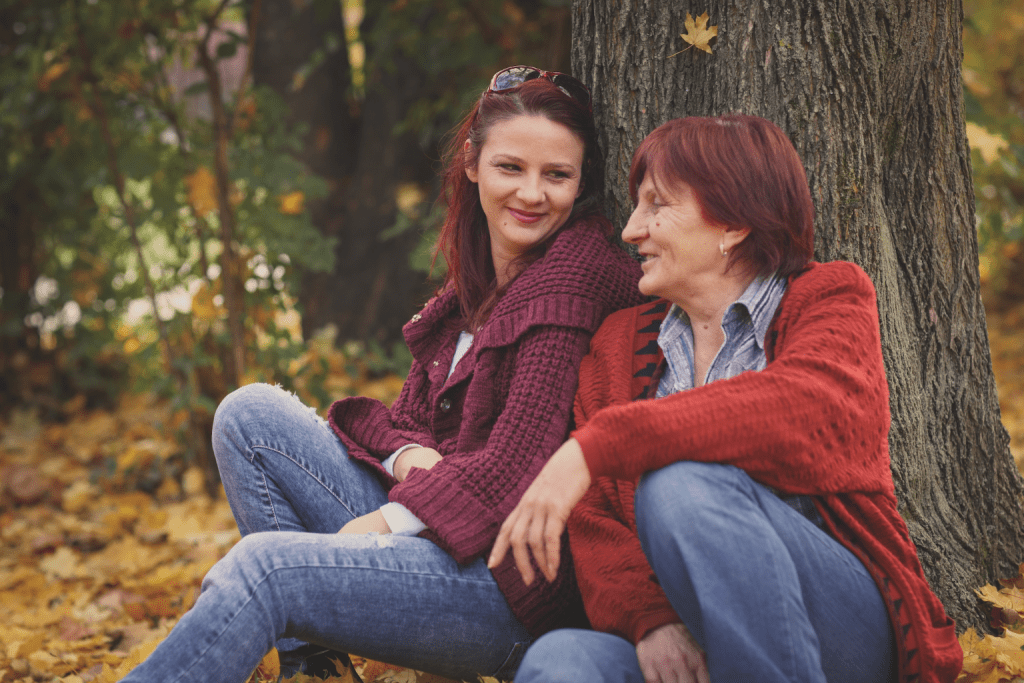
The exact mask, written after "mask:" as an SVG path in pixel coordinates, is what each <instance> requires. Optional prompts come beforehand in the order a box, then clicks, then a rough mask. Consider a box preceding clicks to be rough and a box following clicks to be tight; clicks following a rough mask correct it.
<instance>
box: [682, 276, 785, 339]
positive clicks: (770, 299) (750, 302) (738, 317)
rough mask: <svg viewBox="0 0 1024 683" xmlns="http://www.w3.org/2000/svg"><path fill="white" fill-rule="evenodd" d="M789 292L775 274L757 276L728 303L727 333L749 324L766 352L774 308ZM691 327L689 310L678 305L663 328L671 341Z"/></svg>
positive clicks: (723, 323) (724, 320) (724, 324)
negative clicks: (683, 330) (687, 311)
mask: <svg viewBox="0 0 1024 683" xmlns="http://www.w3.org/2000/svg"><path fill="white" fill-rule="evenodd" d="M785 291H786V281H785V280H784V279H782V278H779V277H777V276H775V275H772V276H770V277H764V276H761V275H758V276H757V277H755V278H754V280H753V281H752V282H751V283H750V284H749V285H747V288H746V289H745V290H743V294H741V295H740V298H738V299H736V301H734V302H732V303H731V304H729V307H728V308H727V309H726V311H725V316H724V318H723V319H722V325H723V327H725V328H726V330H729V329H731V328H732V327H733V326H735V325H737V324H742V322H744V321H745V320H746V321H749V322H750V324H751V326H752V327H753V329H754V339H755V341H757V346H758V348H760V349H761V350H762V351H763V350H764V338H765V336H766V335H767V334H768V328H769V327H770V326H771V324H772V318H773V317H775V309H776V308H778V305H779V301H780V300H781V299H782V294H783V293H784V292H785ZM680 325H682V326H685V327H687V328H688V327H689V326H690V318H689V316H688V315H686V311H684V310H683V309H682V308H680V307H679V306H678V305H677V304H672V307H671V308H670V309H669V311H668V314H667V315H666V316H665V322H664V323H663V324H662V329H663V330H665V332H666V335H665V336H666V337H668V338H672V337H676V336H678V335H680V334H682V329H683V327H681V326H680Z"/></svg>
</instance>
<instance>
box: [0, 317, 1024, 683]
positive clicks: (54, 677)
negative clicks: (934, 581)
mask: <svg viewBox="0 0 1024 683" xmlns="http://www.w3.org/2000/svg"><path fill="white" fill-rule="evenodd" d="M1022 335H1024V305H1020V306H1017V307H1016V308H1013V309H1010V310H1008V311H1006V312H1003V313H990V314H989V336H990V342H991V349H992V360H993V366H994V368H995V371H996V383H997V386H998V389H999V395H1000V404H1001V407H1002V416H1003V422H1004V424H1005V425H1006V427H1007V430H1008V431H1009V432H1010V435H1011V439H1012V441H1011V450H1012V452H1013V454H1014V458H1015V460H1016V462H1017V464H1018V467H1021V466H1022V465H1024V344H1022V343H1021V338H1022ZM356 388H357V389H358V387H356ZM70 407H71V408H75V406H70ZM68 412H70V413H72V414H74V415H75V417H74V419H72V420H70V421H68V422H65V423H62V424H43V423H40V421H39V420H38V419H37V418H36V417H35V416H34V414H33V413H32V412H29V411H17V410H16V411H14V412H13V413H12V414H11V416H10V418H9V419H8V420H7V422H6V423H0V430H2V431H0V547H2V551H0V615H2V618H0V683H8V682H14V681H17V682H19V683H36V682H40V681H47V682H50V681H64V682H66V683H85V682H87V681H95V682H97V683H108V682H111V681H116V680H119V679H120V678H121V677H122V676H123V675H124V674H125V673H126V672H127V671H129V670H130V669H131V668H132V667H134V666H135V665H136V664H137V663H138V662H140V661H142V659H144V658H145V656H146V655H147V654H148V653H149V652H151V651H152V650H153V648H154V647H156V645H157V644H158V643H159V642H160V641H161V640H162V639H163V638H164V636H166V634H167V633H168V632H169V631H170V629H171V627H172V626H173V625H174V623H175V622H176V620H177V618H178V616H179V615H180V614H182V613H183V612H184V611H185V610H187V609H188V608H189V607H190V606H191V605H192V604H193V602H194V601H195V599H196V596H197V595H198V592H199V585H200V582H201V580H202V577H203V576H204V575H205V573H206V572H207V570H208V569H209V568H210V567H211V566H212V565H213V564H214V563H215V562H216V561H217V560H218V559H219V558H220V557H222V556H223V554H224V553H225V552H227V550H228V549H229V548H230V547H231V546H232V545H233V544H234V543H235V542H236V541H237V540H238V538H239V536H238V531H237V529H236V528H235V524H234V520H233V519H232V516H231V512H230V510H229V508H228V505H227V502H226V501H225V500H224V498H223V495H221V496H218V497H213V498H211V497H210V496H208V495H207V493H206V487H205V484H204V482H203V477H202V473H201V471H200V470H199V469H198V468H194V467H193V468H189V469H186V470H185V471H184V474H183V475H182V476H181V477H178V478H171V477H168V478H165V479H164V480H163V481H162V483H160V485H159V487H158V488H156V489H155V490H154V491H153V492H152V493H150V494H147V493H142V492H140V491H139V490H138V488H139V484H140V482H142V474H140V473H144V472H146V471H149V470H152V469H153V467H152V466H153V465H154V464H157V465H159V464H160V463H161V462H165V461H166V462H170V461H172V460H173V459H174V458H175V457H177V454H178V450H179V446H178V445H177V442H176V441H175V440H174V438H173V436H172V434H173V433H174V429H175V427H176V425H175V421H174V416H173V414H172V413H171V411H170V410H169V408H168V406H167V404H166V403H163V402H161V401H159V400H156V399H155V398H153V397H149V396H130V397H125V399H124V400H123V401H122V403H121V405H120V406H119V407H118V408H117V409H116V410H111V411H91V412H90V411H82V410H70V411H68ZM1021 559H1022V560H1024V558H1021ZM1008 579H1009V580H1008V581H1006V582H1005V583H1004V584H1003V585H1001V586H999V587H995V586H988V587H977V588H978V592H979V599H984V600H985V601H986V602H987V603H988V604H990V605H991V606H992V614H993V625H996V626H1000V627H1004V628H1005V630H1004V631H1003V636H1002V637H993V636H984V637H981V636H979V635H978V634H976V633H975V632H974V631H968V632H966V633H965V634H964V635H963V636H962V637H961V643H962V644H963V645H964V650H965V669H964V672H963V673H962V674H961V676H960V679H959V680H960V681H961V682H963V683H967V682H972V681H991V682H992V683H996V682H998V681H1009V680H1014V679H1016V678H1017V677H1024V650H1022V646H1024V616H1022V615H1024V578H1021V577H1015V578H1012V577H1008ZM354 661H355V664H356V669H357V672H359V673H361V674H362V675H363V679H364V680H366V681H367V683H369V681H379V682H380V683H384V682H385V681H390V682H392V683H439V682H440V681H443V680H445V679H439V678H438V677H436V676H429V675H426V674H421V673H418V672H414V671H410V670H407V669H400V668H397V667H391V666H388V665H386V664H384V663H381V662H370V661H365V660H359V659H356V660H354ZM276 667H277V665H276V661H275V659H274V657H273V654H271V655H270V656H268V657H267V658H266V659H265V660H264V661H263V663H262V664H261V666H260V667H259V669H258V670H257V671H256V672H254V673H253V675H252V676H251V678H250V681H251V682H252V683H264V682H265V681H270V680H274V679H275V678H276V675H277V668H276ZM298 678H304V677H297V680H298ZM306 680H308V681H312V680H315V679H308V678H307V679H306ZM352 680H354V679H353V678H352V677H351V675H350V673H349V672H346V673H345V675H344V676H343V677H342V678H339V679H336V681H340V682H343V683H347V682H348V681H352Z"/></svg>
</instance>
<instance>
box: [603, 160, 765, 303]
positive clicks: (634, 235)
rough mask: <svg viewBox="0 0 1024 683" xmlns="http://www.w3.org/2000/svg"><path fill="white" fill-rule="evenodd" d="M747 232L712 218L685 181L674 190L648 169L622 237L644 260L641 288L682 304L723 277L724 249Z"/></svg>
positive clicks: (711, 287) (732, 244) (708, 289)
mask: <svg viewBox="0 0 1024 683" xmlns="http://www.w3.org/2000/svg"><path fill="white" fill-rule="evenodd" d="M748 233H749V230H746V229H744V230H728V231H727V230H726V229H725V228H724V227H723V226H721V225H718V224H716V223H712V222H709V221H707V220H706V219H705V218H704V215H703V212H702V211H701V207H700V203H699V202H698V201H697V196H696V195H695V194H694V192H693V188H691V187H690V186H689V185H687V184H686V183H679V184H678V185H677V186H673V187H672V188H671V189H669V188H667V187H665V186H664V185H663V184H661V183H658V182H657V181H656V179H655V178H654V174H653V173H648V174H647V175H646V177H645V178H644V180H643V182H642V183H641V184H640V188H639V190H638V191H637V204H636V208H635V209H634V210H633V214H632V215H631V216H630V217H629V223H627V224H626V227H625V229H623V231H622V239H623V241H625V242H629V243H631V244H635V245H636V246H637V248H638V249H639V251H640V256H641V257H643V258H644V261H643V264H642V266H641V267H642V268H643V271H644V274H643V277H642V278H640V285H639V287H640V291H641V292H642V293H643V294H647V295H653V296H659V297H664V298H666V299H668V300H669V301H672V302H673V303H677V304H680V305H683V304H684V302H686V301H690V300H692V299H693V298H694V297H695V296H700V294H701V293H702V292H707V291H710V290H712V289H714V287H715V286H716V284H717V283H719V282H721V281H723V280H724V278H725V272H726V266H727V264H728V259H726V258H725V257H724V256H723V255H722V251H721V248H720V247H721V246H722V245H724V246H725V249H726V250H727V251H728V250H730V249H731V248H732V247H733V246H734V245H736V244H738V243H739V242H741V241H742V240H743V239H744V238H745V237H746V236H747V234H748ZM684 308H685V306H684Z"/></svg>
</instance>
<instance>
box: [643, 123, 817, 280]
mask: <svg viewBox="0 0 1024 683" xmlns="http://www.w3.org/2000/svg"><path fill="white" fill-rule="evenodd" d="M648 173H652V174H653V176H654V179H655V180H656V181H657V182H658V184H660V185H662V186H664V187H665V188H666V189H667V190H671V189H672V187H673V185H678V184H679V183H685V184H686V185H689V186H690V187H691V188H693V192H694V194H695V196H696V197H697V202H698V203H699V204H700V207H701V211H702V212H703V214H704V218H705V219H706V220H708V221H709V222H713V223H718V224H721V225H723V226H725V228H726V229H727V230H728V229H736V228H750V234H749V235H748V236H747V239H745V240H743V241H742V242H741V243H740V244H739V245H737V246H736V247H735V248H734V249H733V250H732V253H731V254H730V256H729V265H730V267H731V266H732V265H733V264H736V263H741V264H746V265H748V266H749V267H750V268H751V269H752V270H753V271H754V272H756V274H758V275H765V276H767V275H771V274H772V273H776V272H777V273H778V274H779V276H781V277H786V276H788V275H790V274H792V273H794V272H797V271H799V270H801V269H802V268H803V267H804V266H805V265H807V262H808V261H810V260H811V259H812V258H813V257H814V202H813V201H812V199H811V190H810V188H809V187H808V185H807V174H806V173H805V171H804V166H803V163H802V162H801V161H800V157H799V155H798V154H797V153H796V149H795V148H794V147H793V143H792V142H790V140H789V138H788V137H786V134H785V133H783V132H782V130H781V129H780V128H779V127H778V126H776V125H775V124H774V123H772V122H771V121H768V120H766V119H762V118H760V117H758V116H749V115H746V114H728V115H726V116H714V117H697V116H691V117H687V118H682V119H673V120H672V121H669V122H668V123H665V124H663V125H661V126H659V127H658V128H656V129H655V130H654V131H653V132H652V133H651V134H650V135H648V136H647V137H646V138H645V139H644V141H643V142H642V143H641V144H640V147H638V148H637V150H636V152H635V153H634V154H633V164H632V167H631V168H630V171H629V196H630V197H631V198H632V199H633V204H634V205H635V204H636V202H637V192H638V190H639V187H640V184H641V183H643V180H644V177H645V176H646V175H647V174H648Z"/></svg>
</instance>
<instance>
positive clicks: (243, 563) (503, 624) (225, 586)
mask: <svg viewBox="0 0 1024 683" xmlns="http://www.w3.org/2000/svg"><path fill="white" fill-rule="evenodd" d="M213 441H214V449H215V452H216V455H217V463H218V466H219V467H220V471H221V476H222V479H223V481H224V487H225V490H226V491H227V493H228V498H229V500H230V503H231V509H232V511H233V513H234V515H235V519H236V521H237V522H238V526H239V528H240V529H241V531H242V534H243V538H242V540H241V541H240V542H239V543H238V544H237V545H236V546H235V547H234V548H232V549H231V551H230V552H229V553H228V554H227V556H225V557H224V558H223V559H222V560H221V561H220V562H218V563H217V564H216V565H215V566H214V567H213V569H211V570H210V572H209V574H207V576H206V578H205V580H204V581H203V589H202V593H201V594H200V596H199V599H198V600H197V601H196V604H195V606H194V607H193V608H192V609H191V610H190V611H189V612H188V613H187V614H185V615H184V616H183V617H182V618H181V620H180V621H179V622H178V624H177V625H176V626H175V627H174V629H173V630H172V631H171V633H170V635H169V636H168V637H167V639H166V640H165V641H164V642H163V643H161V645H160V646H159V647H158V648H157V649H156V651H154V652H153V654H152V655H151V656H150V657H149V658H148V659H147V660H146V661H145V662H143V663H142V664H141V665H139V666H138V667H137V668H136V669H135V670H134V671H132V673H131V674H129V676H128V677H127V678H125V679H124V680H125V681H129V682H134V681H140V682H141V681H147V682H153V681H189V680H202V681H204V683H205V682H209V683H214V682H218V681H224V682H233V683H240V682H241V681H244V680H245V677H246V676H247V675H248V674H249V672H250V671H252V669H253V668H254V667H255V666H256V665H257V664H258V663H259V661H260V659H261V658H262V656H263V655H264V654H265V653H266V652H267V651H268V650H270V648H272V647H274V646H275V645H276V646H277V647H278V648H279V649H280V650H281V651H282V654H283V658H282V664H283V667H282V669H283V673H285V674H289V673H291V671H292V669H291V668H290V667H294V666H295V664H296V662H294V661H288V654H289V653H290V652H293V651H295V650H296V649H298V647H299V646H301V645H302V644H303V643H304V642H309V643H313V644H316V645H319V646H323V647H325V648H330V649H334V650H338V651H342V652H348V653H351V654H356V655H361V656H364V657H369V658H372V659H377V660H381V661H386V662H390V663H393V664H398V665H401V666H406V667H409V668H413V669H417V670H420V671H429V672H432V673H437V674H440V675H444V676H448V677H451V678H467V679H469V680H476V677H477V675H478V674H481V675H486V676H503V677H509V676H511V675H512V673H513V672H514V671H515V669H516V667H517V666H518V663H519V659H520V658H521V655H522V651H523V650H524V648H525V647H526V646H527V645H528V644H529V642H530V637H529V635H528V634H527V632H526V630H525V629H524V628H523V627H522V626H521V625H520V624H519V622H518V621H517V620H516V619H515V617H514V616H513V615H512V613H511V610H510V609H509V607H508V604H507V602H506V601H505V598H504V597H503V596H502V594H501V592H500V591H499V590H498V587H497V585H496V583H495V581H494V579H493V577H492V576H491V573H490V571H489V570H488V569H487V566H486V564H485V561H484V560H483V559H481V560H478V561H476V562H473V563H471V564H469V565H466V566H460V565H458V564H457V563H456V562H455V561H454V560H453V559H452V558H451V556H449V555H448V554H447V553H445V552H444V551H443V550H441V549H440V548H438V547H437V546H436V545H434V544H433V543H431V542H430V541H427V540H425V539H422V538H416V537H396V536H391V535H384V536H381V535H377V534H366V535H358V536H357V535H351V534H344V535H338V534H337V533H336V532H337V531H338V529H340V528H341V527H342V526H343V525H344V524H345V523H346V522H348V521H349V520H351V519H353V518H354V517H357V516H360V515H363V514H366V513H368V512H371V511H373V510H376V509H378V508H379V507H380V506H381V505H382V504H383V503H385V502H387V493H386V492H385V491H384V489H383V488H382V486H381V485H380V483H379V481H378V480H377V478H376V476H375V475H373V474H372V473H370V472H369V471H368V470H366V469H364V468H363V467H362V466H361V465H359V464H358V463H356V462H354V461H352V460H351V459H350V458H348V456H347V454H346V453H345V450H344V448H343V447H342V445H341V443H340V442H339V441H338V439H337V438H336V437H335V436H334V434H333V433H332V432H331V431H330V429H329V428H328V427H327V425H326V423H324V421H323V420H321V419H320V418H319V417H317V415H316V414H315V412H314V411H313V410H311V409H309V408H307V407H305V406H303V405H302V404H301V403H300V402H299V401H298V399H296V398H295V397H293V396H291V395H289V394H288V393H286V392H284V391H282V390H281V389H278V388H274V387H270V386H268V385H250V386H247V387H243V388H242V389H239V390H238V391H236V392H234V393H233V394H231V395H230V396H228V397H227V398H226V399H225V400H224V402H223V403H222V404H221V406H220V408H218V411H217V415H216V418H215V420H214V437H213ZM307 651H308V648H307Z"/></svg>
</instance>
